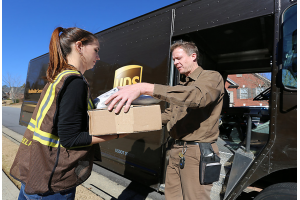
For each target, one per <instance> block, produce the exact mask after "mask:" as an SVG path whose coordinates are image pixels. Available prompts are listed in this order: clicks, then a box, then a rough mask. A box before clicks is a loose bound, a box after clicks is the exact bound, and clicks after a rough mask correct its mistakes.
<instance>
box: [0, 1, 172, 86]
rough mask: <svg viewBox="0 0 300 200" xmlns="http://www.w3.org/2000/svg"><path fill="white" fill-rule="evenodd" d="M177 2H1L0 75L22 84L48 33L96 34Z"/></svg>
mask: <svg viewBox="0 0 300 200" xmlns="http://www.w3.org/2000/svg"><path fill="white" fill-rule="evenodd" d="M175 2H178V0H151V1H150V0H126V1H124V0H113V1H111V0H88V1H82V0H13V1H12V0H2V76H3V77H4V76H6V74H7V73H10V74H11V75H12V76H15V77H20V82H22V84H23V83H25V81H26V75H27V67H28V63H29V61H30V60H31V59H33V58H36V57H38V56H40V55H42V54H45V53H47V52H48V48H49V42H50V37H51V34H52V31H53V30H54V29H55V28H56V27H58V26H62V27H64V28H65V27H74V26H76V27H79V28H83V29H85V30H88V31H90V32H92V33H97V32H100V31H102V30H105V29H107V28H109V27H112V26H115V25H117V24H120V23H122V22H125V21H128V20H130V19H133V18H135V17H138V16H140V15H143V14H146V13H148V12H151V11H154V10H156V9H159V8H161V7H164V6H167V5H169V4H172V3H175Z"/></svg>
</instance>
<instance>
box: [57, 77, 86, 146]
mask: <svg viewBox="0 0 300 200" xmlns="http://www.w3.org/2000/svg"><path fill="white" fill-rule="evenodd" d="M87 93H88V90H87V85H86V83H85V82H84V81H83V79H82V78H78V77H69V78H68V79H67V80H66V81H65V85H64V87H63V89H62V90H61V92H60V95H59V100H58V104H59V106H58V111H57V131H58V136H59V138H60V141H61V144H62V146H63V147H66V148H70V147H75V146H85V145H89V144H91V142H92V136H91V135H89V132H88V114H87V103H88V102H87V95H88V94H87Z"/></svg>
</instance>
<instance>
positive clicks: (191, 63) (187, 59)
mask: <svg viewBox="0 0 300 200" xmlns="http://www.w3.org/2000/svg"><path fill="white" fill-rule="evenodd" d="M172 57H173V61H174V65H175V67H176V68H177V70H178V71H179V73H180V74H185V75H186V76H188V75H189V74H190V73H192V72H193V71H194V70H195V60H196V58H197V57H196V54H195V53H193V54H191V55H190V56H189V55H188V54H187V53H186V52H185V51H184V50H183V49H182V48H180V47H177V48H176V49H174V50H173V53H172ZM196 65H197V63H196Z"/></svg>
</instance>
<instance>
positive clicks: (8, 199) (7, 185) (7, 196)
mask: <svg viewBox="0 0 300 200" xmlns="http://www.w3.org/2000/svg"><path fill="white" fill-rule="evenodd" d="M19 191H20V190H19V188H17V186H16V185H15V184H14V183H13V182H12V181H11V180H10V179H9V178H8V177H7V176H6V174H5V173H4V172H3V171H2V200H12V199H18V196H19Z"/></svg>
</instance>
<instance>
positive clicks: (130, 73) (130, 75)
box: [114, 65, 143, 88]
mask: <svg viewBox="0 0 300 200" xmlns="http://www.w3.org/2000/svg"><path fill="white" fill-rule="evenodd" d="M142 71H143V67H142V66H139V65H127V66H124V67H121V68H119V69H117V70H116V71H115V81H114V88H115V87H118V86H125V85H132V84H136V83H140V82H142Z"/></svg>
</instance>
